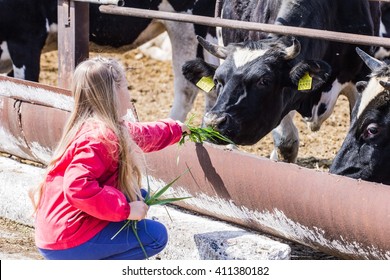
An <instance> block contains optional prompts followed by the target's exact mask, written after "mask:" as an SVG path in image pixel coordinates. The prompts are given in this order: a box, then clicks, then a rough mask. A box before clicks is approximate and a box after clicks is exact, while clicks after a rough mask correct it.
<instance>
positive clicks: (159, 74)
mask: <svg viewBox="0 0 390 280" xmlns="http://www.w3.org/2000/svg"><path fill="white" fill-rule="evenodd" d="M90 55H91V56H95V55H104V56H110V57H117V58H118V59H120V60H121V61H122V63H124V65H125V66H126V67H129V68H132V70H130V71H128V81H129V84H130V92H131V96H132V99H133V102H134V104H135V106H136V110H137V113H138V117H139V119H140V120H141V121H152V120H156V119H159V118H165V117H167V116H168V114H169V112H170V108H171V104H172V100H173V72H172V69H171V64H170V62H169V61H166V62H162V61H157V60H153V59H150V58H149V57H146V56H145V55H143V54H142V53H141V52H140V51H139V50H132V51H128V52H125V53H122V54H114V53H105V52H101V53H91V54H90ZM57 65H58V64H57V52H56V51H51V52H47V53H44V54H43V55H42V59H41V74H40V82H41V83H44V84H49V85H57V67H58V66H57ZM203 106H204V96H203V95H202V94H199V95H198V97H197V99H196V101H195V104H194V108H193V110H192V111H191V112H190V114H189V116H192V115H194V122H195V124H196V123H197V122H198V123H200V121H201V117H202V115H203ZM295 120H296V122H295V123H296V124H297V126H298V129H299V131H300V151H299V156H298V163H297V164H298V165H301V166H304V167H308V168H313V169H318V170H322V171H327V170H328V168H329V165H330V163H331V161H332V159H333V158H334V156H335V154H336V152H337V150H338V149H339V147H340V146H341V143H342V140H343V138H344V137H345V135H346V131H347V129H348V123H349V109H348V104H347V101H346V99H345V98H344V97H341V98H340V99H339V101H338V103H337V105H336V108H335V112H334V114H333V115H332V116H331V117H330V118H329V119H328V120H327V121H326V122H325V123H324V125H323V127H322V129H321V130H320V131H318V132H316V133H313V132H311V131H310V130H309V129H308V128H307V126H306V124H305V122H304V121H303V120H302V118H301V117H300V116H299V115H298V114H297V115H296V117H295ZM239 148H240V149H241V150H243V151H246V152H249V153H254V154H256V155H259V156H265V157H269V155H270V153H271V151H272V148H273V144H272V138H271V137H270V136H269V135H268V136H266V137H265V138H264V139H262V140H261V141H260V142H259V143H257V144H256V145H253V146H250V147H239ZM292 248H293V258H294V259H334V257H332V256H329V255H326V254H323V253H321V252H316V251H315V250H312V249H310V248H307V247H305V246H300V245H297V244H292ZM3 258H8V259H9V258H12V259H25V258H31V259H41V256H40V255H39V254H38V252H37V250H36V248H35V245H34V242H33V229H32V228H30V227H26V226H22V225H18V224H16V223H14V222H11V221H8V220H5V219H1V218H0V259H3Z"/></svg>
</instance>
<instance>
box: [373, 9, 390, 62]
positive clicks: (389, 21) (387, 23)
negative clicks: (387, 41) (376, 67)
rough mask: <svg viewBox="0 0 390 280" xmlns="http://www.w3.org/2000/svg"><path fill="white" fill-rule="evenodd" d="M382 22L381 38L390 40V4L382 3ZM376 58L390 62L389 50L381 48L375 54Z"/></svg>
mask: <svg viewBox="0 0 390 280" xmlns="http://www.w3.org/2000/svg"><path fill="white" fill-rule="evenodd" d="M380 5H381V6H380V7H381V8H380V10H381V21H380V30H379V35H380V36H381V37H386V38H390V3H389V2H381V4H380ZM375 58H377V59H380V60H388V59H389V58H390V50H389V48H385V47H380V48H378V49H377V51H376V52H375Z"/></svg>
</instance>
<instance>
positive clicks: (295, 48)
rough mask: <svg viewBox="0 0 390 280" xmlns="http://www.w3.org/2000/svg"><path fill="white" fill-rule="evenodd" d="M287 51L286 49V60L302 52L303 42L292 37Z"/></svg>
mask: <svg viewBox="0 0 390 280" xmlns="http://www.w3.org/2000/svg"><path fill="white" fill-rule="evenodd" d="M285 51H286V55H285V57H284V58H285V59H286V60H290V59H293V58H295V57H296V56H297V55H298V54H299V53H300V52H301V44H300V43H299V41H298V40H297V39H295V38H294V37H292V44H291V46H289V47H287V48H286V49H285Z"/></svg>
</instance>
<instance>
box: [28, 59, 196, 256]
mask: <svg viewBox="0 0 390 280" xmlns="http://www.w3.org/2000/svg"><path fill="white" fill-rule="evenodd" d="M72 94H73V96H74V110H73V111H72V113H71V115H70V118H69V120H68V122H67V124H66V126H65V129H64V132H63V135H62V138H61V140H60V142H59V145H58V147H57V149H56V151H55V152H54V155H53V158H52V160H51V162H50V163H49V165H48V168H47V174H46V176H45V178H44V181H43V183H42V184H41V185H40V186H39V187H38V189H37V190H35V192H33V193H32V194H31V197H32V200H33V204H34V207H35V210H36V212H35V214H36V217H35V241H36V245H37V247H38V249H39V251H40V252H41V254H42V255H43V256H44V257H45V258H46V259H143V258H145V255H144V253H143V251H142V248H141V247H140V244H139V242H138V241H137V239H136V237H135V235H134V234H133V232H132V230H123V231H121V232H120V233H119V235H117V236H116V237H115V238H114V239H112V240H111V238H112V237H113V236H114V235H115V233H116V232H118V231H119V229H120V228H121V227H122V226H123V224H124V223H125V222H126V220H127V219H128V220H138V221H139V220H143V221H142V222H140V223H138V229H137V232H138V235H139V237H140V239H141V242H142V245H143V247H144V248H145V250H146V252H147V255H148V256H149V257H150V256H153V255H155V254H157V253H159V252H160V251H161V250H163V248H164V247H165V245H166V243H167V231H166V229H165V227H164V226H163V225H162V224H160V223H159V222H156V221H153V220H147V219H145V216H146V214H147V211H148V206H147V205H146V204H145V203H144V202H143V196H142V194H141V189H140V186H141V171H140V167H139V164H138V163H137V158H136V154H137V153H138V149H139V148H141V149H142V150H143V151H144V152H150V151H156V150H160V149H163V148H164V147H167V146H169V145H172V144H174V143H176V142H178V141H179V140H180V138H181V135H182V133H183V132H184V131H185V132H187V133H190V132H189V131H188V129H187V127H186V126H185V125H184V124H182V123H181V122H176V121H173V120H171V119H165V120H162V121H158V122H150V123H138V122H137V123H134V122H127V121H124V120H122V118H123V116H125V115H126V113H127V109H128V108H130V105H131V103H130V96H129V94H128V91H127V82H126V76H125V71H124V69H123V68H122V67H121V65H120V64H119V63H118V62H117V61H115V60H113V59H106V58H101V57H99V58H93V59H90V60H87V61H84V62H82V63H80V64H79V65H78V67H77V68H76V70H75V72H74V77H73V83H72ZM138 154H139V153H138ZM143 194H144V193H143ZM34 197H35V198H37V199H34ZM144 219H145V220H144Z"/></svg>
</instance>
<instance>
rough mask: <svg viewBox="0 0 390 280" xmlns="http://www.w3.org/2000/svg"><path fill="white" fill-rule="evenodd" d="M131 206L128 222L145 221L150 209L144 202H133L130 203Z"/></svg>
mask: <svg viewBox="0 0 390 280" xmlns="http://www.w3.org/2000/svg"><path fill="white" fill-rule="evenodd" d="M129 205H130V214H129V217H128V218H127V219H128V220H133V221H139V220H143V219H145V217H146V214H147V213H148V210H149V207H148V205H147V204H146V203H145V202H143V201H138V200H137V201H133V202H130V203H129Z"/></svg>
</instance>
